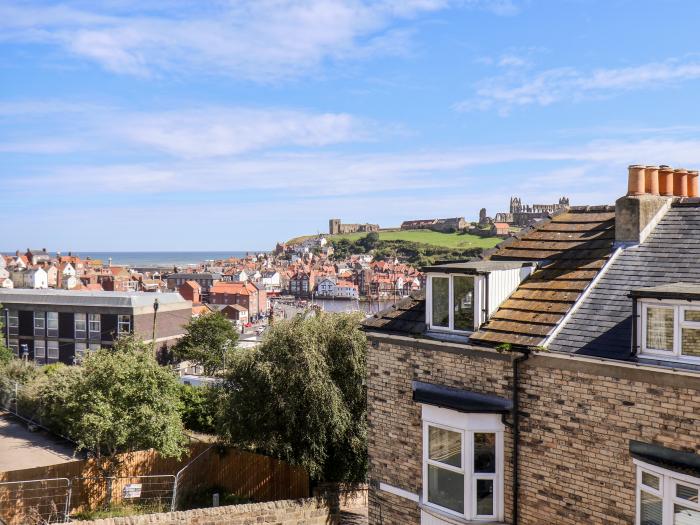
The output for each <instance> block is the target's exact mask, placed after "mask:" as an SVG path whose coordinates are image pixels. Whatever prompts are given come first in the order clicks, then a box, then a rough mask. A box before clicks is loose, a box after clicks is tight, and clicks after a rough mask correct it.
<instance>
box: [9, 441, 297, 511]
mask: <svg viewBox="0 0 700 525" xmlns="http://www.w3.org/2000/svg"><path fill="white" fill-rule="evenodd" d="M119 463H120V467H119V470H118V472H116V473H115V474H114V475H115V476H116V477H117V478H119V479H120V480H121V481H124V480H133V479H134V478H137V477H140V476H166V475H167V476H172V478H167V479H168V480H169V479H172V493H173V494H172V496H175V494H177V495H178V500H180V499H181V498H180V497H179V496H184V495H186V494H187V493H188V492H192V491H196V490H201V489H204V488H207V487H212V486H216V487H219V488H220V489H222V490H224V491H227V492H230V493H231V494H235V495H237V496H240V497H241V498H245V499H247V500H251V501H254V502H264V501H274V500H281V499H296V498H306V497H308V496H309V476H308V474H307V473H306V471H305V470H304V469H303V468H301V467H294V466H291V465H288V464H287V463H285V462H283V461H280V460H276V459H273V458H269V457H266V456H261V455H258V454H253V453H250V452H244V451H241V450H236V449H232V448H222V447H217V446H212V445H210V444H207V443H196V444H192V445H190V446H189V451H188V452H187V453H186V454H185V455H184V456H183V457H182V458H181V459H179V460H178V459H175V458H163V457H161V456H160V455H159V454H158V453H157V452H155V451H152V450H147V451H139V452H134V453H130V454H124V455H122V456H121V457H120V462H119ZM185 467H187V468H185ZM183 469H184V470H183ZM180 471H182V472H181V474H180V475H179V476H178V479H177V484H175V476H176V475H177V474H178V472H180ZM49 479H51V480H56V479H67V480H69V482H70V486H71V489H75V490H71V494H70V501H69V504H68V510H69V512H70V513H71V514H73V513H75V512H78V511H82V510H87V509H95V508H99V507H100V506H101V505H104V503H105V501H109V502H110V503H118V502H119V500H120V497H121V496H120V494H121V491H120V490H115V489H114V487H115V485H114V483H111V482H110V483H107V480H106V479H105V477H104V473H103V472H101V471H100V469H99V468H98V464H97V462H96V461H95V460H94V459H87V460H77V461H70V462H67V463H61V464H57V465H51V466H48V467H35V468H30V469H23V470H14V471H9V472H2V473H0V523H7V524H12V525H13V524H15V523H31V522H32V521H33V520H32V519H30V517H31V515H32V514H34V515H35V514H37V507H38V508H39V509H43V510H44V511H47V509H48V511H51V512H53V507H60V505H61V502H63V501H64V499H65V492H66V490H65V487H64V485H65V484H64V483H63V482H51V483H43V485H42V484H39V485H37V486H36V487H34V486H32V485H31V484H16V483H8V482H20V481H23V482H24V481H29V480H49ZM162 479H164V480H166V478H162ZM135 481H136V482H138V480H135ZM125 482H126V483H131V481H125ZM164 483H165V482H164ZM122 484H123V483H122ZM119 486H121V485H119ZM162 490H165V489H162ZM32 491H35V492H41V494H42V495H43V500H42V502H41V503H40V504H38V503H37V502H36V501H35V500H34V499H33V498H29V497H27V494H30V493H32V494H33V492H32ZM108 494H109V495H108ZM164 499H165V498H164ZM58 510H59V512H60V509H58Z"/></svg>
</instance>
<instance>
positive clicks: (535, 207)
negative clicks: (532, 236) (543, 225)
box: [493, 197, 569, 226]
mask: <svg viewBox="0 0 700 525" xmlns="http://www.w3.org/2000/svg"><path fill="white" fill-rule="evenodd" d="M568 207H569V198H568V197H561V198H560V199H559V202H558V203H557V204H523V202H522V199H521V198H520V197H511V198H510V211H509V212H508V213H503V212H502V213H497V214H496V216H495V217H494V219H493V220H494V222H507V223H508V224H511V225H515V226H527V225H529V224H530V223H532V222H533V221H535V220H537V219H545V218H547V217H548V216H549V214H551V213H554V212H556V211H559V210H562V209H565V208H568Z"/></svg>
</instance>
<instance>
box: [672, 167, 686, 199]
mask: <svg viewBox="0 0 700 525" xmlns="http://www.w3.org/2000/svg"><path fill="white" fill-rule="evenodd" d="M673 195H675V196H676V197H687V196H688V170H686V169H683V168H678V169H675V170H673Z"/></svg>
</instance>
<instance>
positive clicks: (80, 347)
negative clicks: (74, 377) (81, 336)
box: [73, 342, 87, 365]
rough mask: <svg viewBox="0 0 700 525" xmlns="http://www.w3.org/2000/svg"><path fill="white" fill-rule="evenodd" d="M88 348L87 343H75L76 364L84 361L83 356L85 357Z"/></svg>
mask: <svg viewBox="0 0 700 525" xmlns="http://www.w3.org/2000/svg"><path fill="white" fill-rule="evenodd" d="M86 350H87V344H85V343H79V342H76V343H75V352H74V359H73V361H74V364H76V365H77V364H80V363H82V362H83V358H84V357H85V351H86Z"/></svg>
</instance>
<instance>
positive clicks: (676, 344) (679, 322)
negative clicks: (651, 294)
mask: <svg viewBox="0 0 700 525" xmlns="http://www.w3.org/2000/svg"><path fill="white" fill-rule="evenodd" d="M638 306H639V307H640V308H639V309H640V315H639V319H638V321H637V335H638V344H639V350H640V355H649V356H654V358H657V359H664V360H668V361H687V362H690V363H700V356H689V355H684V354H683V353H682V352H683V349H682V348H681V344H682V338H681V331H682V329H683V328H693V329H697V330H700V322H698V321H686V320H685V312H686V311H687V310H696V311H700V305H698V306H688V302H687V301H684V302H681V301H669V300H663V301H659V300H657V299H653V300H652V299H640V300H639V302H638ZM649 308H663V309H670V310H673V350H672V351H666V350H658V349H654V348H648V347H647V311H648V310H649Z"/></svg>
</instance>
